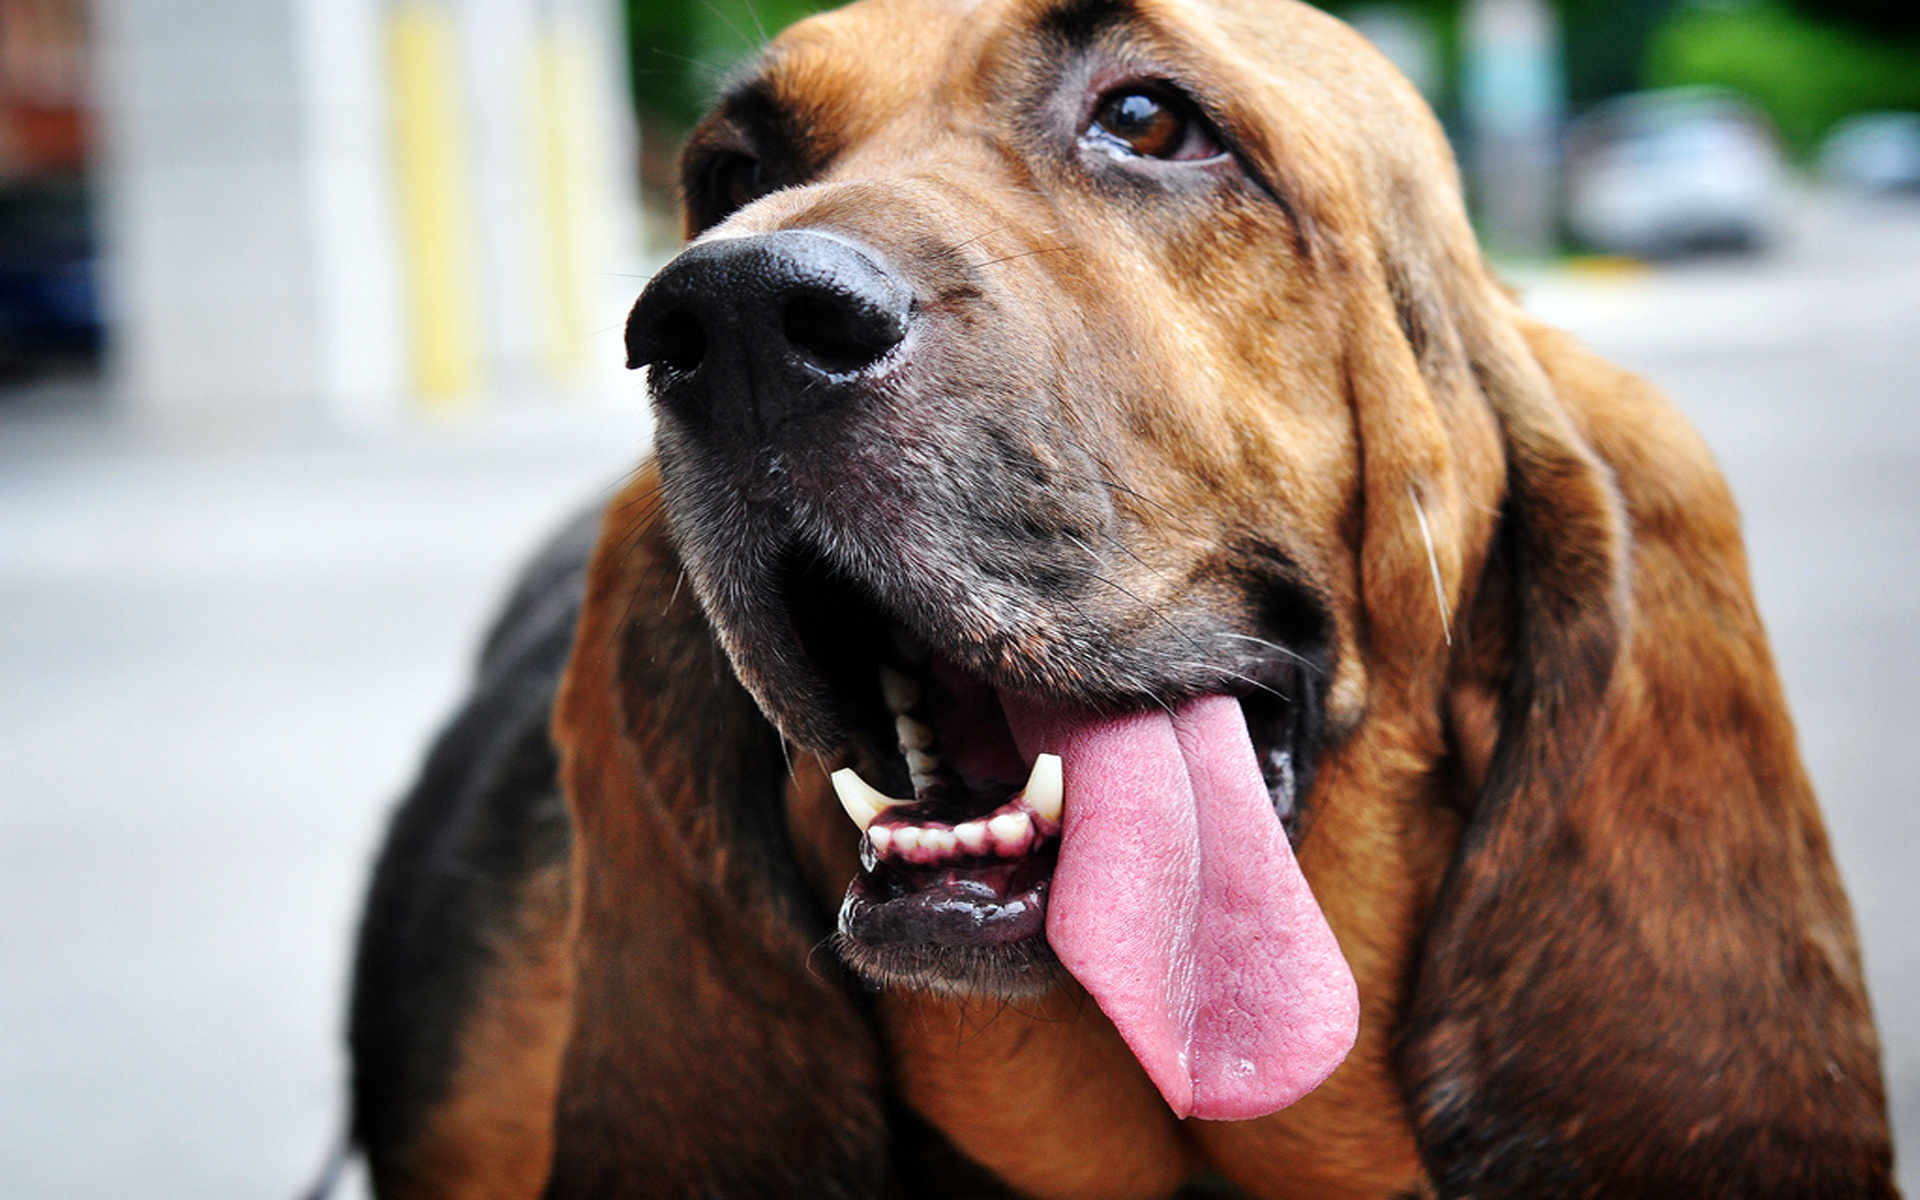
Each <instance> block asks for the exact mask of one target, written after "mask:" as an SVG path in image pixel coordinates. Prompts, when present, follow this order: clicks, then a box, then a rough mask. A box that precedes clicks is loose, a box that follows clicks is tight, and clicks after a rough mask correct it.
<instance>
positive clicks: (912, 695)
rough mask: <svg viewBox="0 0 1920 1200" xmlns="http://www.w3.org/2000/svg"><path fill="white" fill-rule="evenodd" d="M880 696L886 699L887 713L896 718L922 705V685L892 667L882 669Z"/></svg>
mask: <svg viewBox="0 0 1920 1200" xmlns="http://www.w3.org/2000/svg"><path fill="white" fill-rule="evenodd" d="M880 694H881V695H882V696H883V697H885V698H886V701H887V711H888V712H890V713H892V714H893V715H894V716H896V717H897V716H900V715H902V714H903V713H909V712H912V711H913V706H914V705H916V704H918V703H920V685H919V684H917V683H915V682H914V681H913V680H911V679H908V678H907V677H906V676H905V675H902V674H901V673H900V672H898V671H896V670H894V669H893V668H892V667H881V668H880Z"/></svg>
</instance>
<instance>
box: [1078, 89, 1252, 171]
mask: <svg viewBox="0 0 1920 1200" xmlns="http://www.w3.org/2000/svg"><path fill="white" fill-rule="evenodd" d="M1087 136H1088V137H1089V138H1094V139H1097V140H1099V141H1100V142H1103V143H1105V144H1106V145H1108V146H1109V147H1112V148H1114V149H1118V150H1121V151H1123V152H1125V153H1128V154H1133V155H1138V156H1139V157H1141V158H1166V159H1199V158H1212V157H1213V156H1214V155H1216V154H1218V153H1220V147H1219V146H1218V145H1216V144H1215V143H1214V140H1213V137H1212V135H1211V134H1210V133H1209V132H1208V131H1207V128H1206V126H1205V124H1204V123H1203V122H1202V121H1201V120H1200V118H1199V117H1198V115H1196V114H1195V113H1194V112H1193V110H1192V109H1191V108H1190V107H1189V106H1188V105H1187V104H1186V103H1185V102H1183V101H1182V100H1180V99H1179V98H1178V97H1175V96H1171V95H1168V94H1166V93H1164V92H1161V91H1159V90H1157V89H1152V88H1143V87H1128V88H1122V89H1120V90H1118V91H1114V92H1110V93H1108V94H1107V95H1105V96H1103V97H1101V98H1100V103H1099V105H1098V106H1096V107H1095V109H1094V111H1093V124H1092V125H1091V126H1090V127H1089V128H1088V130H1087Z"/></svg>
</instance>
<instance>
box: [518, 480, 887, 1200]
mask: <svg viewBox="0 0 1920 1200" xmlns="http://www.w3.org/2000/svg"><path fill="white" fill-rule="evenodd" d="M657 491H658V480H657V477H656V476H655V475H654V473H653V472H652V471H651V470H648V471H646V472H643V473H642V475H641V476H640V477H639V478H638V480H637V481H636V482H635V483H634V484H633V485H632V486H631V487H630V488H629V489H628V490H627V492H626V493H625V494H624V495H622V496H621V497H619V498H617V499H616V500H615V501H614V503H613V504H612V505H611V506H610V507H609V509H608V516H607V520H606V526H605V528H604V529H603V530H602V532H601V537H600V542H599V545H598V546H597V547H596V549H595V551H594V556H593V559H592V561H591V563H590V565H589V568H588V579H587V597H586V604H585V608H584V610H583V613H582V617H581V623H580V627H579V630H578V633H577V635H576V638H575V642H574V657H573V660H572V662H571V663H570V665H569V667H568V671H567V676H566V679H565V681H564V683H563V685H562V689H561V696H560V700H559V704H558V706H557V710H556V714H555V723H554V739H555V744H556V745H557V746H559V747H560V749H561V755H562V779H563V781H564V783H565V787H566V792H567V798H568V804H569V807H570V810H571V813H572V817H573V823H574V849H573V858H574V873H575V874H574V890H573V896H574V901H573V903H574V911H573V930H572V933H573V952H574V968H575V969H574V987H573V998H572V1029H571V1033H570V1038H569V1043H568V1046H567V1052H566V1058H565V1062H564V1066H563V1069H562V1077H561V1085H560V1096H559V1103H558V1112H557V1114H556V1118H555V1127H554V1154H553V1169H552V1174H551V1178H550V1180H549V1182H548V1186H547V1192H546V1194H547V1196H548V1197H549V1198H550V1200H560V1198H562V1197H565V1198H574V1197H589V1196H591V1197H603V1196H615V1195H619V1196H668V1195H673V1196H688V1195H703V1196H705V1195H714V1196H722V1195H724V1196H746V1195H753V1196H775V1195H829V1194H831V1195H849V1196H852V1195H877V1194H879V1193H880V1192H881V1191H883V1190H884V1186H885V1181H886V1176H887V1172H888V1170H889V1165H888V1157H887V1145H886V1140H887V1136H888V1134H887V1127H886V1117H885V1113H884V1112H883V1110H882V1105H881V1096H882V1091H883V1087H882V1083H881V1079H880V1060H879V1051H878V1047H877V1045H876V1044H875V1042H874V1040H873V1037H872V1034H871V1033H870V1032H869V1030H868V1028H867V1025H866V1023H865V1022H864V1020H863V1019H862V1018H861V1016H860V1014H859V1013H858V1011H857V1009H856V1007H855V1002H854V1000H853V998H852V995H851V992H850V990H849V989H848V988H846V987H845V985H844V984H843V983H842V982H840V981H839V978H838V973H837V970H836V969H835V966H834V964H833V963H832V961H831V959H830V957H829V956H820V955H811V951H812V950H813V948H814V945H815V944H816V942H817V941H818V940H819V939H820V938H821V937H822V936H823V935H824V933H825V929H824V926H823V925H821V918H820V917H819V915H818V914H810V913H808V912H807V911H806V910H807V906H808V905H809V904H810V903H811V902H810V901H809V900H807V899H806V895H805V893H804V890H803V888H802V886H801V884H800V882H799V880H798V878H797V872H796V871H795V869H794V867H793V865H792V864H793V856H792V853H791V851H790V849H788V847H787V845H786V840H785V839H786V830H785V825H784V817H783V815H782V814H783V812H784V808H783V795H784V791H783V789H784V785H785V781H786V776H787V769H786V765H785V761H784V759H783V756H782V753H781V747H780V743H779V740H778V737H777V736H776V735H775V734H774V732H773V730H772V728H771V727H770V726H769V725H768V724H767V722H766V720H765V719H764V718H763V717H762V716H761V715H760V713H759V711H758V710H757V709H756V708H755V707H754V705H753V702H752V700H751V699H750V698H749V697H748V696H747V694H746V692H745V691H744V690H743V689H742V688H741V687H740V685H739V684H738V683H737V682H736V681H735V680H734V677H733V674H732V672H731V671H730V670H729V669H728V667H727V664H726V661H725V660H724V658H723V657H722V656H721V653H720V650H719V648H718V646H717V645H715V643H714V639H713V636H712V633H711V632H710V630H709V629H708V627H707V624H706V621H705V619H704V618H703V617H702V615H701V613H700V607H699V605H698V604H697V603H696V602H695V601H694V600H693V597H692V595H691V589H683V588H679V587H677V586H676V580H677V578H678V575H679V563H678V559H677V558H676V557H675V555H674V553H673V550H672V548H671V546H670V545H669V544H668V543H667V540H666V537H665V534H664V532H663V530H662V528H661V526H662V524H663V523H662V522H660V521H658V520H656V519H655V518H656V517H657V514H658V507H659V506H658V499H657Z"/></svg>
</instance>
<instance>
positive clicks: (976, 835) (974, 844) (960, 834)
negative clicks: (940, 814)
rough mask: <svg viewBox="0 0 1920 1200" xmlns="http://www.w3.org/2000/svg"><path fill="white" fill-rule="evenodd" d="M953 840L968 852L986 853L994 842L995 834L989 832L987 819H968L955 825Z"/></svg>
mask: <svg viewBox="0 0 1920 1200" xmlns="http://www.w3.org/2000/svg"><path fill="white" fill-rule="evenodd" d="M953 840H954V841H956V842H958V843H960V846H961V848H962V849H964V850H965V851H966V852H967V853H968V854H985V853H986V852H987V847H988V846H990V845H992V844H993V835H992V834H991V833H989V832H987V823H986V822H985V821H968V822H966V823H965V824H962V825H955V826H954V827H953Z"/></svg>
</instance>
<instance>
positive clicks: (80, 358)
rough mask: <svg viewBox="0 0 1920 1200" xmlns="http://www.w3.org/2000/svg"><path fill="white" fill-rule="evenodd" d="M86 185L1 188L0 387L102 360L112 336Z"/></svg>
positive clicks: (68, 182) (25, 183)
mask: <svg viewBox="0 0 1920 1200" xmlns="http://www.w3.org/2000/svg"><path fill="white" fill-rule="evenodd" d="M96 272H97V259H96V253H95V248H94V241H93V233H92V225H91V220H90V217H89V211H88V204H87V196H86V190H85V186H84V184H83V183H82V182H81V181H79V180H77V179H37V180H14V181H8V182H7V183H5V184H0V382H5V381H9V380H14V379H18V378H22V377H28V376H33V375H36V374H39V373H41V372H42V371H45V370H48V369H58V368H60V367H63V366H72V365H81V364H86V363H90V362H91V361H93V359H95V358H96V357H97V356H98V354H99V352H100V347H101V344H102V343H103V341H104V340H105V336H104V335H105V329H104V327H103V323H102V320H101V312H100V300H99V294H98V290H97V287H96V283H95V278H96Z"/></svg>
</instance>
